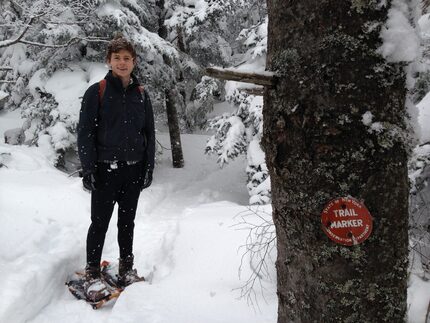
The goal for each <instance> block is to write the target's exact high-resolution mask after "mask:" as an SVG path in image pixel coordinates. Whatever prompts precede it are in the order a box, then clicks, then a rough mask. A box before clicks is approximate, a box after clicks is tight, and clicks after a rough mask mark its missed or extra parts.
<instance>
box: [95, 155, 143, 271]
mask: <svg viewBox="0 0 430 323" xmlns="http://www.w3.org/2000/svg"><path fill="white" fill-rule="evenodd" d="M141 168H142V163H137V164H135V165H127V164H126V163H125V162H118V168H116V169H113V168H112V167H111V165H110V164H107V163H99V164H98V167H97V189H96V190H95V191H93V192H92V193H91V225H90V228H89V230H88V235H87V264H88V265H90V266H98V265H100V261H101V256H102V250H103V245H104V241H105V236H106V232H107V230H108V227H109V221H110V218H111V216H112V212H113V208H114V205H115V203H118V244H119V256H120V258H121V259H125V258H126V257H128V256H132V255H133V231H134V218H135V216H136V208H137V201H138V199H139V194H140V184H139V176H140V173H141Z"/></svg>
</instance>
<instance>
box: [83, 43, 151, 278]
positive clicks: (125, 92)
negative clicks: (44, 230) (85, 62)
mask: <svg viewBox="0 0 430 323" xmlns="http://www.w3.org/2000/svg"><path fill="white" fill-rule="evenodd" d="M106 61H107V63H108V65H109V67H110V71H109V72H108V74H107V75H106V76H105V78H104V80H102V81H100V82H99V83H96V84H93V85H91V86H90V87H89V88H88V90H87V91H86V92H85V95H84V97H83V100H82V107H81V112H80V118H79V124H78V153H79V158H80V160H81V163H82V170H83V180H82V181H83V185H84V187H85V188H87V189H89V190H90V191H91V225H90V227H89V230H88V235H87V265H86V267H85V272H86V278H87V281H88V285H89V286H90V285H92V284H100V282H102V283H103V281H102V279H101V276H100V261H101V255H102V249H103V244H104V240H105V235H106V232H107V230H108V226H109V220H110V218H111V216H112V212H113V208H114V205H115V203H118V244H119V256H120V259H119V272H118V281H119V283H120V284H121V285H122V286H127V285H129V284H131V283H133V282H134V281H136V280H138V279H139V277H138V275H137V272H136V270H135V269H133V259H134V256H133V231H134V218H135V215H136V208H137V202H138V198H139V194H140V192H141V190H143V189H144V188H147V187H149V186H150V185H151V182H152V172H153V169H154V153H155V132H154V116H153V112H152V106H151V101H150V99H149V96H148V93H147V92H146V91H145V90H143V87H142V86H140V85H139V81H138V80H137V78H136V77H135V76H134V75H133V74H132V71H133V68H134V66H135V64H136V52H135V49H134V47H133V45H132V44H131V43H130V42H129V41H127V40H126V39H125V38H123V37H118V38H115V39H113V40H112V41H111V42H110V43H109V45H108V50H107V56H106Z"/></svg>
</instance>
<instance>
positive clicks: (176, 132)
mask: <svg viewBox="0 0 430 323" xmlns="http://www.w3.org/2000/svg"><path fill="white" fill-rule="evenodd" d="M165 95H166V111H167V123H168V124H169V133H170V145H171V147H172V160H173V167H175V168H182V167H184V156H183V154H182V144H181V132H180V129H179V122H178V113H177V111H176V105H175V100H176V97H178V94H177V93H175V91H174V90H167V89H166V90H165Z"/></svg>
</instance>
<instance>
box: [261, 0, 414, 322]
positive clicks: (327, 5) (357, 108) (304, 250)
mask: <svg viewBox="0 0 430 323" xmlns="http://www.w3.org/2000/svg"><path fill="white" fill-rule="evenodd" d="M267 3H268V12H269V26H268V30H269V31H268V32H269V35H268V56H267V69H268V70H270V71H274V72H276V73H277V75H281V77H280V79H279V82H277V83H276V84H275V85H274V87H272V88H269V87H266V89H265V99H264V101H265V102H264V110H263V117H264V134H263V147H264V150H265V152H266V161H267V164H268V167H269V173H270V176H271V183H272V201H273V202H272V204H273V219H274V223H275V226H276V232H277V243H278V245H277V248H278V259H277V262H276V267H277V273H278V282H277V284H278V299H279V307H278V322H279V323H286V322H304V323H309V322H360V323H363V322H403V321H404V320H405V315H406V288H407V286H406V283H407V259H408V258H407V257H408V176H407V153H406V144H405V140H404V135H405V133H406V125H405V118H406V112H405V95H406V90H405V72H404V69H403V66H401V65H400V64H394V63H387V62H386V61H385V60H384V59H383V58H382V57H381V56H380V55H379V54H378V53H377V52H376V49H377V48H378V47H379V46H380V45H381V40H380V37H379V34H380V30H381V25H382V24H383V23H384V22H385V21H386V19H387V11H388V8H387V7H389V6H390V4H391V1H387V3H388V4H387V6H382V7H377V5H376V4H374V3H376V2H359V1H355V0H354V1H353V0H349V1H330V0H320V1H311V0H302V1H287V0H281V1H280V0H268V1H267ZM378 23H379V24H378ZM369 26H374V28H369ZM366 112H371V113H372V115H373V122H380V123H381V124H382V125H383V127H384V129H383V130H382V131H381V132H377V131H372V130H371V129H370V128H369V127H368V126H366V125H365V124H364V123H363V115H364V114H365V113H366ZM343 196H352V197H355V198H357V199H359V200H362V201H363V202H364V204H365V205H366V206H367V208H368V209H369V211H370V213H371V214H372V216H373V233H372V235H371V236H370V238H369V239H368V240H367V241H365V242H363V243H362V244H359V245H356V246H352V247H346V246H342V245H337V244H335V243H334V242H332V241H331V240H329V238H328V237H327V236H326V235H325V234H324V233H323V231H322V229H321V222H320V221H321V220H320V214H321V212H322V210H323V208H324V206H325V204H326V203H327V202H329V201H330V200H331V199H333V198H337V197H343Z"/></svg>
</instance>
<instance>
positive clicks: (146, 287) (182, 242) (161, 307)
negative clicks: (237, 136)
mask: <svg viewBox="0 0 430 323" xmlns="http://www.w3.org/2000/svg"><path fill="white" fill-rule="evenodd" d="M14 117H16V115H14V114H13V113H12V114H11V115H10V114H2V115H1V116H0V133H3V131H4V130H6V129H8V128H9V126H10V125H11V123H7V126H6V128H4V127H5V125H6V123H4V122H2V121H3V120H6V119H7V118H10V119H13V118H14ZM16 122H17V123H19V122H18V121H16ZM158 139H159V140H160V141H161V142H162V144H163V146H165V147H168V136H166V135H163V134H160V135H158ZM206 139H207V136H200V135H188V136H187V135H186V136H183V138H182V140H183V146H184V157H185V168H183V169H173V168H172V167H171V159H170V152H169V151H165V152H164V154H163V155H162V157H161V158H160V160H159V163H158V165H157V167H156V170H155V174H154V183H153V184H152V186H151V187H150V188H149V189H147V190H145V191H144V192H143V193H142V195H141V198H140V201H139V208H138V212H137V218H136V228H135V242H134V249H135V250H134V251H135V258H136V261H135V262H136V264H135V265H136V267H137V268H138V270H139V272H140V273H141V274H143V275H144V276H147V277H151V278H152V280H151V283H139V284H135V285H132V286H130V287H128V288H127V289H126V291H124V292H123V293H122V295H121V296H120V298H119V299H118V300H117V301H116V302H115V303H113V304H110V305H108V306H106V308H103V309H101V310H97V311H95V310H93V309H92V308H91V307H90V306H89V305H88V304H86V303H84V302H83V301H77V300H76V299H75V298H74V297H73V296H72V295H71V294H70V293H69V292H68V290H67V288H66V286H65V285H64V282H65V281H66V280H67V278H68V277H69V276H70V275H71V274H72V273H73V272H74V271H75V270H79V269H82V268H83V267H84V265H85V239H86V232H87V229H88V226H89V223H90V195H89V194H88V193H87V192H85V191H83V190H82V185H81V181H80V179H79V178H75V177H68V176H67V174H64V173H62V172H60V171H58V170H56V169H55V168H53V167H52V166H50V164H49V161H48V160H47V158H46V157H45V156H44V155H43V153H42V151H41V149H40V148H36V147H25V146H9V145H5V144H4V143H3V142H0V156H1V157H0V161H2V162H3V163H4V164H5V165H6V167H7V168H6V167H2V168H0V183H1V184H0V218H1V219H2V225H1V227H0V275H1V277H2V280H3V284H2V288H1V290H0V299H1V300H2V301H1V302H0V322H12V323H19V322H34V323H40V322H63V323H71V322H79V323H82V322H91V323H94V322H145V323H152V322H160V323H161V322H165V323H171V322H175V323H201V322H205V323H210V322H214V323H215V322H255V323H257V322H258V323H264V322H272V323H273V322H275V321H276V311H277V299H276V290H275V288H276V287H275V285H276V284H275V282H274V281H266V282H265V285H267V286H266V287H267V290H266V292H265V294H264V297H265V300H263V298H262V296H261V295H260V294H258V306H259V309H258V308H254V307H252V306H249V305H248V304H247V301H246V299H239V295H240V291H239V290H237V289H238V288H240V287H241V286H242V285H243V284H244V283H245V282H246V279H247V278H248V275H249V274H250V269H249V266H248V265H247V264H246V262H245V263H244V267H243V269H244V272H243V273H242V275H241V278H239V276H238V270H239V265H240V261H241V256H242V253H241V251H238V249H239V247H240V246H241V245H243V244H244V243H245V240H246V236H247V234H248V233H247V231H246V230H237V228H236V227H234V226H233V225H234V224H235V223H237V221H238V220H237V219H236V218H235V216H236V215H237V214H238V213H240V212H243V211H244V210H246V206H245V204H246V203H247V201H248V193H247V191H246V187H245V174H244V171H243V167H244V166H243V165H244V160H243V159H240V158H239V159H238V160H237V161H235V162H233V163H232V164H231V165H229V166H228V167H225V168H224V169H220V168H219V167H218V166H217V165H216V163H215V160H213V158H211V157H207V156H204V155H203V151H204V145H205V141H206ZM269 211H270V209H269ZM115 223H116V210H115V211H114V216H113V217H112V220H111V224H110V228H109V231H108V234H107V237H106V242H105V247H104V253H103V258H104V259H107V260H111V261H116V259H117V257H118V247H117V242H116V225H115ZM272 269H273V270H272V273H273V275H272V276H274V266H273V264H272Z"/></svg>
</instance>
